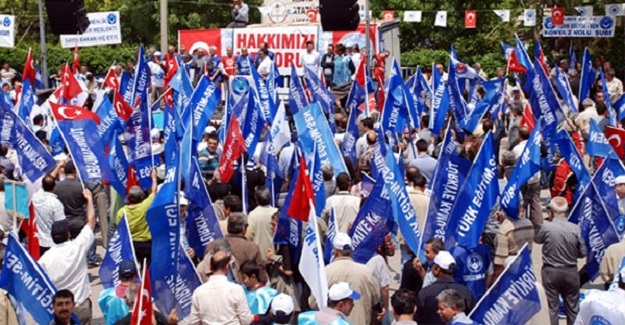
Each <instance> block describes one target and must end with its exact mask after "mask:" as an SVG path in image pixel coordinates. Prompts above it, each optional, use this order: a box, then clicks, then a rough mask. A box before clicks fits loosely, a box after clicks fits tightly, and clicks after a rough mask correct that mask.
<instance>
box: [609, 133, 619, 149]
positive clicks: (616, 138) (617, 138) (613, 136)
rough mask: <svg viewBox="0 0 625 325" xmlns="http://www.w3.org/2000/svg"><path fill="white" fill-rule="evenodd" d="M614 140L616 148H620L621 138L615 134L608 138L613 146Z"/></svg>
mask: <svg viewBox="0 0 625 325" xmlns="http://www.w3.org/2000/svg"><path fill="white" fill-rule="evenodd" d="M612 139H614V140H616V144H615V145H614V146H615V147H618V146H620V145H621V137H620V136H619V135H618V134H613V135H611V136H610V137H609V138H608V142H609V143H610V144H612Z"/></svg>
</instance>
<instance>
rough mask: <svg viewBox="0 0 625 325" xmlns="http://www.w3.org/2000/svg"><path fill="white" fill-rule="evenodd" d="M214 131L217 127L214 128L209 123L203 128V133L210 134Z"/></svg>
mask: <svg viewBox="0 0 625 325" xmlns="http://www.w3.org/2000/svg"><path fill="white" fill-rule="evenodd" d="M215 132H217V129H215V127H214V126H212V125H209V126H207V127H206V128H205V129H204V134H211V133H215Z"/></svg>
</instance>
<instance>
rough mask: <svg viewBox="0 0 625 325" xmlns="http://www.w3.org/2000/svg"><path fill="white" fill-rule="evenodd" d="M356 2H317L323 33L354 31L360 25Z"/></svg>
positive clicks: (328, 0) (355, 0)
mask: <svg viewBox="0 0 625 325" xmlns="http://www.w3.org/2000/svg"><path fill="white" fill-rule="evenodd" d="M358 10H359V7H358V1H357V0H319V14H320V15H321V27H323V30H324V31H333V30H355V29H356V28H357V27H358V24H360V15H359V14H358Z"/></svg>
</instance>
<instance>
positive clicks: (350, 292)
mask: <svg viewBox="0 0 625 325" xmlns="http://www.w3.org/2000/svg"><path fill="white" fill-rule="evenodd" d="M328 298H330V300H331V301H340V300H343V299H347V298H349V299H352V300H358V299H360V292H358V291H356V290H354V289H352V288H350V287H349V283H347V282H338V283H335V284H333V285H332V286H331V287H330V290H329V291H328Z"/></svg>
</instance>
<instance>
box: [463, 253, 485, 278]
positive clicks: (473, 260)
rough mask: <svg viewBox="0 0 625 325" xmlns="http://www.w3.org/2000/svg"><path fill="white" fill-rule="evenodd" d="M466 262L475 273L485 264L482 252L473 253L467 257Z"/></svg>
mask: <svg viewBox="0 0 625 325" xmlns="http://www.w3.org/2000/svg"><path fill="white" fill-rule="evenodd" d="M466 263H467V267H468V268H469V270H471V272H475V273H477V272H479V271H480V270H481V269H482V267H483V266H484V261H483V260H482V257H481V256H480V254H478V253H475V252H473V253H471V255H469V256H468V257H467V262H466Z"/></svg>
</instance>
